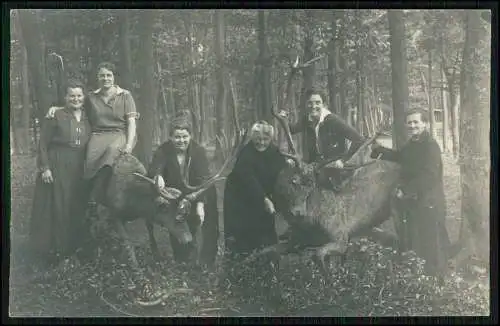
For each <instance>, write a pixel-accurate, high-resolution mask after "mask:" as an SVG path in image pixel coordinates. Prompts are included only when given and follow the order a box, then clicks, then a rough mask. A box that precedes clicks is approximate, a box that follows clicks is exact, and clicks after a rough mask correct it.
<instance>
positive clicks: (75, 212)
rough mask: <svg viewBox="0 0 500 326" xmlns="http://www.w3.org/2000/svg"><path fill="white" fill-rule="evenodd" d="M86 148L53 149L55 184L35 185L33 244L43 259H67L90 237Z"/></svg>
mask: <svg viewBox="0 0 500 326" xmlns="http://www.w3.org/2000/svg"><path fill="white" fill-rule="evenodd" d="M84 159H85V148H71V147H62V146H60V147H56V148H52V149H50V150H49V161H50V166H51V171H52V177H53V179H54V181H53V183H51V184H46V183H43V181H42V178H41V173H40V174H39V175H38V177H37V180H36V185H35V195H34V200H33V207H32V213H31V223H30V241H31V245H32V247H33V249H34V251H35V252H36V253H37V254H40V255H42V256H53V255H57V256H67V255H70V254H71V253H72V252H73V251H74V250H75V249H77V248H78V247H79V246H80V245H81V243H82V241H84V240H86V239H83V238H84V237H86V236H87V233H86V232H85V230H86V223H85V208H86V203H87V195H88V184H87V182H84V180H83V164H84Z"/></svg>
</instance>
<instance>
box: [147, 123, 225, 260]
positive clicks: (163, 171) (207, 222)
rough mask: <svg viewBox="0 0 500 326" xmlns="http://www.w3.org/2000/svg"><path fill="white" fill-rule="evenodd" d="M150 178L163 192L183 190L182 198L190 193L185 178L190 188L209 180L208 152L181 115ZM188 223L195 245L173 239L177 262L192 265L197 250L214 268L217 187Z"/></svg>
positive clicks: (153, 164) (159, 152)
mask: <svg viewBox="0 0 500 326" xmlns="http://www.w3.org/2000/svg"><path fill="white" fill-rule="evenodd" d="M148 175H149V177H151V178H153V179H154V180H155V182H156V184H157V186H158V187H159V188H160V189H162V188H164V187H165V186H168V187H172V188H176V189H178V190H180V191H181V192H182V193H183V194H185V193H187V192H188V189H187V188H186V187H185V185H184V182H183V180H184V179H185V177H186V176H187V178H186V179H187V180H188V183H189V185H191V186H198V185H201V184H202V183H203V182H204V181H205V180H207V179H208V178H209V177H210V170H209V163H208V158H207V154H206V150H205V149H204V148H203V147H202V146H200V145H199V144H198V143H196V141H194V140H193V139H192V124H191V121H190V117H189V116H187V115H186V114H183V115H179V116H177V117H176V118H175V119H174V120H173V121H172V125H171V133H170V139H169V140H167V141H166V142H164V143H163V144H162V145H160V147H159V148H158V149H157V150H156V152H155V153H154V155H153V160H152V162H151V164H150V166H149V170H148ZM187 223H188V225H189V228H190V231H191V233H192V234H193V236H194V237H193V239H194V241H193V243H191V244H187V245H182V244H180V243H179V242H178V241H177V240H176V239H175V237H174V236H170V242H171V245H172V250H173V254H174V258H175V260H176V261H178V262H189V261H192V258H193V255H194V254H198V253H196V249H201V252H200V253H199V254H200V256H199V258H200V260H201V262H202V263H205V264H208V265H212V264H213V263H214V261H215V256H216V254H217V239H218V234H219V227H218V211H217V194H216V190H215V187H214V186H211V187H210V188H209V189H208V190H207V191H205V192H204V193H203V194H202V195H201V196H200V197H199V198H198V200H197V202H196V203H195V205H193V206H192V207H191V212H190V214H189V215H188V216H187ZM200 232H201V233H200Z"/></svg>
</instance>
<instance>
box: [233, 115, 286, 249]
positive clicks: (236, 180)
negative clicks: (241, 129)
mask: <svg viewBox="0 0 500 326" xmlns="http://www.w3.org/2000/svg"><path fill="white" fill-rule="evenodd" d="M250 132H251V141H250V142H249V143H248V144H247V145H245V147H244V148H243V149H242V150H241V152H240V154H239V155H238V157H237V159H236V162H235V164H234V167H233V170H232V171H231V173H230V174H229V176H228V178H227V180H226V187H225V190H224V234H225V242H226V249H228V250H229V251H230V252H231V253H233V254H245V253H249V252H251V251H253V250H255V249H258V248H260V247H264V246H269V245H273V244H276V243H277V241H278V239H277V234H276V230H275V220H274V213H275V207H274V203H273V199H272V196H271V194H272V192H273V189H274V184H275V182H276V179H277V177H278V173H279V172H280V171H281V170H282V169H283V168H284V167H285V165H286V164H287V160H286V159H285V157H284V156H283V155H282V154H281V153H280V152H279V148H278V147H277V146H276V145H274V144H273V143H272V139H273V137H274V128H273V126H271V125H270V124H268V123H267V122H266V121H259V122H257V123H255V124H254V125H253V126H252V128H251V131H250Z"/></svg>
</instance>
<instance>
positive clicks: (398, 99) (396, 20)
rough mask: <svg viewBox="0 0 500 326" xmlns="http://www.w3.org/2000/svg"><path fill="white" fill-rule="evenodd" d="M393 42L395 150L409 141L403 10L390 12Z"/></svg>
mask: <svg viewBox="0 0 500 326" xmlns="http://www.w3.org/2000/svg"><path fill="white" fill-rule="evenodd" d="M387 16H388V20H389V33H390V42H391V68H392V106H393V112H394V134H393V144H394V146H393V147H394V148H401V146H402V145H403V144H404V143H405V142H406V140H407V137H408V136H407V134H406V128H405V125H406V116H405V114H406V111H407V110H408V74H407V59H406V42H405V25H404V20H403V11H402V10H388V14H387Z"/></svg>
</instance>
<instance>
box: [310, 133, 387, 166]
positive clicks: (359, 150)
mask: <svg viewBox="0 0 500 326" xmlns="http://www.w3.org/2000/svg"><path fill="white" fill-rule="evenodd" d="M381 135H384V133H383V132H382V129H381V130H379V131H377V132H376V133H375V134H374V135H373V136H371V137H370V138H368V139H367V140H366V141H365V142H363V144H361V146H359V148H358V149H357V150H356V151H355V152H354V153H353V154H352V155H351V157H350V158H352V157H354V156H355V155H356V154H358V153H359V152H361V151H362V150H364V149H365V148H366V147H367V146H370V145H371V144H372V143H373V142H374V141H375V140H376V139H377V138H378V136H381ZM350 158H349V159H350ZM337 159H339V158H338V157H333V158H328V159H326V160H324V161H321V162H319V163H318V165H316V170H319V169H321V168H322V167H324V166H326V165H328V164H330V163H331V162H333V161H336V160H337ZM375 162H376V160H373V161H369V162H366V163H361V164H344V167H342V168H337V169H338V170H356V169H359V168H361V167H364V166H367V165H370V164H373V163H375Z"/></svg>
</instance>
